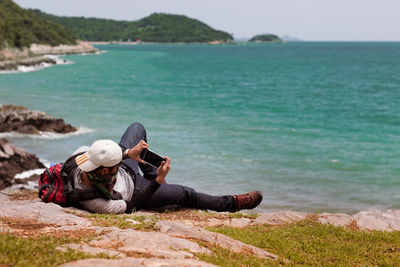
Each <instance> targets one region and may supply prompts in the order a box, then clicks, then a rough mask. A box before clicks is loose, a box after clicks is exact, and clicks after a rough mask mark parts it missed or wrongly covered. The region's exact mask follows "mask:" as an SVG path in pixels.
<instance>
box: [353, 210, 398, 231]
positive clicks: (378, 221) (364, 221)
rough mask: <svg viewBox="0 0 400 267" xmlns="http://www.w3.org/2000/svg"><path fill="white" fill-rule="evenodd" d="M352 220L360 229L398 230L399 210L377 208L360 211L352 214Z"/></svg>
mask: <svg viewBox="0 0 400 267" xmlns="http://www.w3.org/2000/svg"><path fill="white" fill-rule="evenodd" d="M353 218H354V220H355V221H356V222H357V226H358V228H359V229H360V230H378V231H389V232H391V231H399V230H400V211H399V210H388V211H387V212H381V211H378V210H369V211H361V212H359V213H357V214H355V215H353Z"/></svg>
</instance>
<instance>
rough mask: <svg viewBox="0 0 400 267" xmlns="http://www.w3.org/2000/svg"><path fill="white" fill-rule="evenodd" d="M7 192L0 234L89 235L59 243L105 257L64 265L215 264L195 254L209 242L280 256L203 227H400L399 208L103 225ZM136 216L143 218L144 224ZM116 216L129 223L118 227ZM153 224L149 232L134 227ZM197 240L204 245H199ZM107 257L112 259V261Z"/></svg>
mask: <svg viewBox="0 0 400 267" xmlns="http://www.w3.org/2000/svg"><path fill="white" fill-rule="evenodd" d="M27 196H28V197H26V195H24V194H22V195H17V196H15V195H13V196H7V195H5V194H0V214H1V216H2V217H1V218H0V232H8V233H11V234H13V235H16V236H20V237H38V236H41V235H43V234H49V235H56V236H60V235H61V234H62V235H68V236H72V237H76V236H85V235H90V236H93V237H94V238H93V237H92V238H90V239H89V240H88V241H84V242H80V243H69V244H65V245H62V246H60V247H58V248H57V249H58V250H61V251H68V249H73V250H78V251H82V252H85V253H88V254H92V255H98V254H100V253H103V255H104V254H105V255H108V259H107V258H106V259H104V258H96V257H95V258H91V259H83V260H79V261H75V262H70V263H67V264H65V265H63V266H106V265H110V266H111V265H112V266H137V265H140V266H142V265H144V266H215V265H212V264H209V263H206V262H203V261H200V260H199V259H198V258H197V255H198V254H202V253H211V252H210V250H209V249H208V246H211V247H213V246H218V247H221V248H225V249H228V250H230V251H232V252H235V253H239V254H240V253H241V254H245V255H252V256H254V257H258V258H261V259H270V260H280V261H283V262H290V261H289V260H287V259H282V258H279V257H278V256H277V255H275V254H273V253H270V252H268V251H267V250H265V249H260V248H258V247H255V246H252V245H248V244H245V243H243V242H240V241H237V240H234V239H232V238H230V237H228V236H225V235H222V234H219V233H214V232H210V231H208V230H206V227H209V226H231V227H238V228H241V227H247V226H257V225H273V226H283V225H286V224H291V223H296V222H298V221H301V220H310V219H312V220H316V221H317V222H320V223H323V224H333V225H338V226H343V227H349V228H351V229H353V230H357V231H359V230H362V231H370V230H380V231H394V230H396V231H398V230H400V211H390V210H389V211H387V212H378V211H364V212H360V213H357V214H355V215H346V214H328V213H323V214H306V213H302V212H296V211H281V212H272V213H262V214H259V216H258V217H246V216H244V217H241V218H232V217H230V216H229V215H228V214H224V213H216V214H211V213H207V212H203V211H193V210H178V211H172V212H168V213H157V212H150V211H139V212H136V213H134V214H132V215H113V216H114V217H109V218H108V219H107V218H106V219H105V220H103V221H104V222H106V223H107V224H108V225H112V226H104V225H102V224H101V223H100V225H99V221H96V219H94V218H93V216H90V213H88V212H86V211H82V210H78V209H75V208H62V207H60V206H58V205H55V204H52V203H47V204H46V203H43V202H41V201H40V200H39V199H38V198H35V196H36V194H34V195H32V196H33V197H30V196H29V194H28V195H27ZM136 218H145V220H144V221H143V222H140V221H138V220H136ZM108 220H116V221H119V222H121V224H125V225H128V227H122V228H120V227H116V225H117V223H115V222H114V224H113V223H111V224H110V223H109V222H108ZM149 221H151V222H154V223H153V224H151V225H152V226H151V227H150V228H147V230H140V229H138V228H135V225H140V224H143V223H146V222H149ZM199 242H201V243H203V244H208V245H206V246H200V245H199ZM110 257H114V258H112V259H110Z"/></svg>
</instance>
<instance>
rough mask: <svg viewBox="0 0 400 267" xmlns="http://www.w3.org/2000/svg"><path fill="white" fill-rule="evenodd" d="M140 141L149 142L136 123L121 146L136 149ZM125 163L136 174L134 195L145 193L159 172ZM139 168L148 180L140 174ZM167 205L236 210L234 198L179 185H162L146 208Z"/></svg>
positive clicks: (130, 127) (127, 131)
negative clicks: (204, 192) (199, 191)
mask: <svg viewBox="0 0 400 267" xmlns="http://www.w3.org/2000/svg"><path fill="white" fill-rule="evenodd" d="M140 140H145V141H146V142H147V138H146V130H145V128H144V127H143V125H142V124H140V123H138V122H135V123H133V124H131V125H130V126H129V127H128V129H127V130H126V131H125V133H124V135H123V136H122V138H121V141H120V142H119V145H120V146H121V147H122V149H123V150H125V149H127V148H131V147H134V146H135V145H136V144H137V143H138V142H139V141H140ZM123 162H124V164H125V165H127V166H128V167H129V168H130V169H131V170H132V171H133V172H134V173H135V176H136V177H135V190H134V194H136V193H138V192H142V191H144V190H145V189H146V187H147V186H148V185H149V184H150V179H155V178H156V177H157V170H156V169H155V168H153V167H152V166H150V165H145V164H138V162H137V161H135V160H132V159H126V160H124V161H123ZM139 168H140V169H141V171H142V172H143V175H144V177H145V178H146V179H145V178H144V177H143V176H142V175H141V174H140V173H139ZM167 205H180V206H183V207H189V208H196V209H210V210H214V211H231V210H233V209H234V201H233V197H232V196H210V195H207V194H203V193H198V192H196V191H195V190H194V189H192V188H190V187H186V186H182V185H177V184H161V186H160V188H158V190H157V191H156V192H155V193H154V195H153V196H152V197H151V199H150V201H149V202H148V204H147V205H146V206H145V207H146V208H157V207H162V206H167Z"/></svg>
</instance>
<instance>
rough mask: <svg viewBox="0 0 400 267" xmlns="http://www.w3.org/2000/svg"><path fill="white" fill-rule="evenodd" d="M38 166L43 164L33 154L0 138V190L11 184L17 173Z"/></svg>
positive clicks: (38, 167)
mask: <svg viewBox="0 0 400 267" xmlns="http://www.w3.org/2000/svg"><path fill="white" fill-rule="evenodd" d="M40 168H44V165H43V164H42V163H41V162H40V161H39V159H38V158H37V157H36V156H35V155H33V154H30V153H28V152H26V151H25V150H23V149H21V148H17V147H15V146H13V145H12V144H10V143H9V142H8V140H7V139H4V138H0V190H2V189H4V188H6V187H8V186H11V185H12V184H13V183H14V182H15V179H14V177H15V175H16V174H17V173H20V172H23V171H27V170H33V169H40Z"/></svg>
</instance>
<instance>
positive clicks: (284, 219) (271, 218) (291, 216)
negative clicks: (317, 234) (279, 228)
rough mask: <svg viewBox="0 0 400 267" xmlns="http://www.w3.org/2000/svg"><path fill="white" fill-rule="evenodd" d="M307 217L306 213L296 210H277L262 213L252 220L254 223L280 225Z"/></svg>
mask: <svg viewBox="0 0 400 267" xmlns="http://www.w3.org/2000/svg"><path fill="white" fill-rule="evenodd" d="M306 218H307V214H306V213H303V212H298V211H278V212H271V213H263V214H261V216H259V217H258V218H257V219H255V220H254V224H256V225H257V224H269V225H282V224H288V223H293V222H297V221H300V220H304V219H306Z"/></svg>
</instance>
